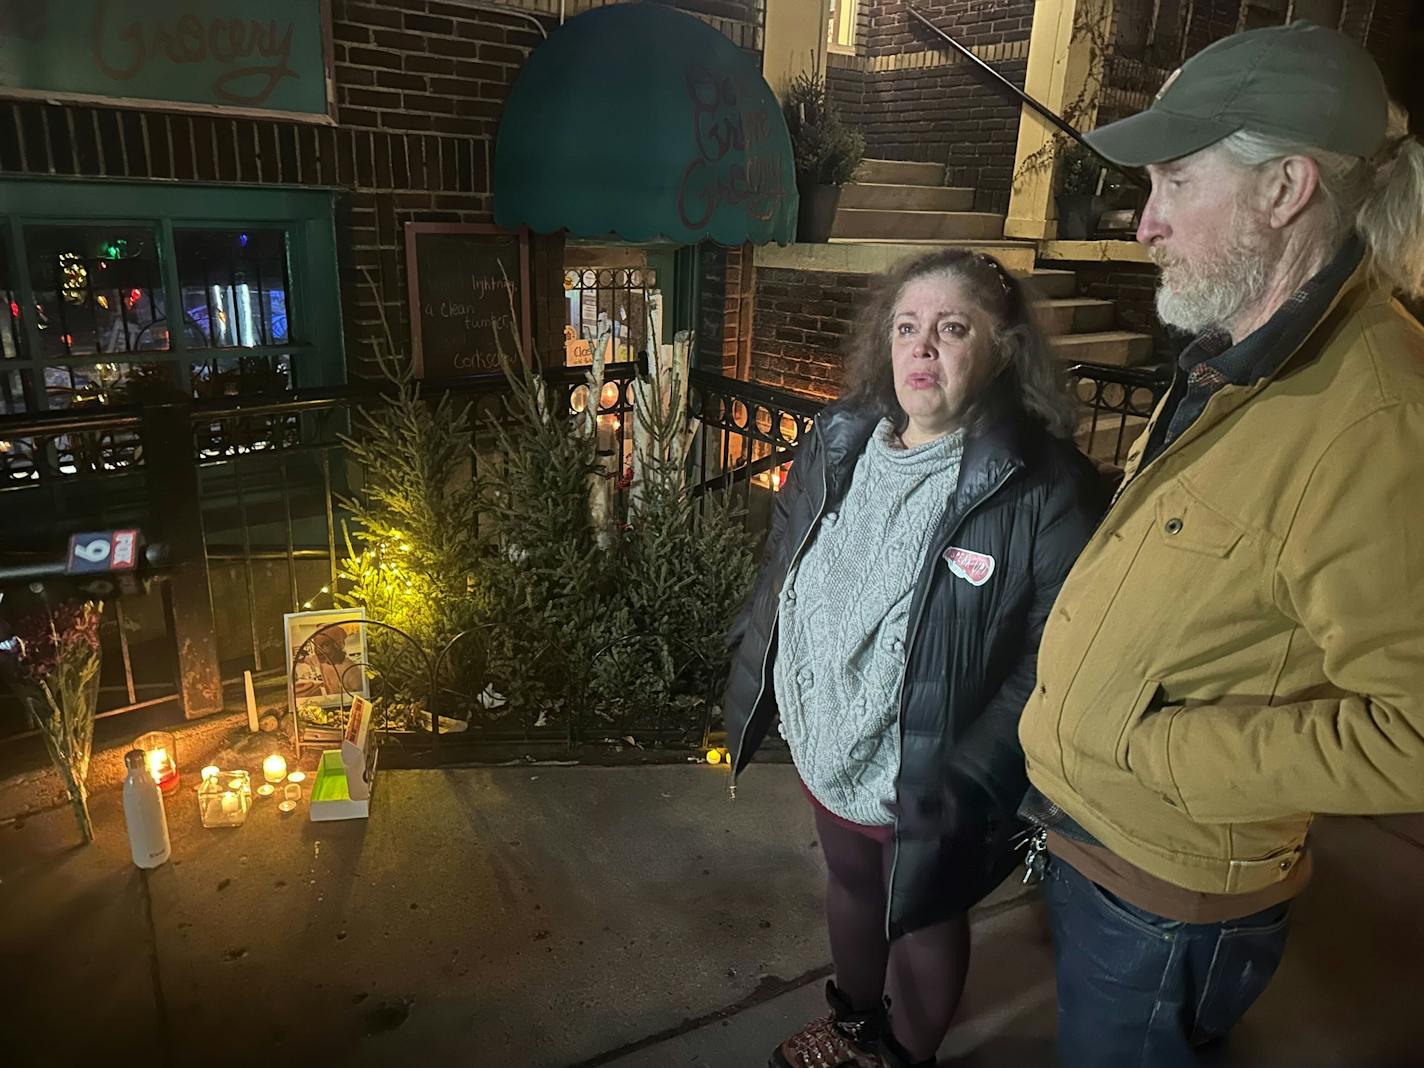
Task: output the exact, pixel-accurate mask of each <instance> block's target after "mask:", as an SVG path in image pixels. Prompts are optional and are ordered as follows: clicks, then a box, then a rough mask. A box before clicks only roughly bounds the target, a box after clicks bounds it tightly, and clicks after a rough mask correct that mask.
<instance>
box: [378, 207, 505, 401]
mask: <svg viewBox="0 0 1424 1068" xmlns="http://www.w3.org/2000/svg"><path fill="white" fill-rule="evenodd" d="M405 262H406V274H407V276H408V277H409V279H410V308H411V314H410V324H411V343H412V344H411V347H412V350H413V352H414V353H415V373H416V375H417V376H418V377H420V378H431V379H442V378H461V377H464V376H466V375H482V374H498V373H499V370H500V365H499V351H500V349H501V348H502V349H503V350H504V352H505V354H506V355H507V356H508V357H509V358H510V359H511V360H517V359H518V358H519V356H518V353H519V351H520V346H522V347H523V351H524V353H525V354H526V356H527V355H528V354H529V351H530V329H529V236H528V233H527V232H525V231H520V232H516V233H512V232H510V231H508V230H501V229H500V228H499V227H497V226H481V225H454V224H444V223H406V226H405Z"/></svg>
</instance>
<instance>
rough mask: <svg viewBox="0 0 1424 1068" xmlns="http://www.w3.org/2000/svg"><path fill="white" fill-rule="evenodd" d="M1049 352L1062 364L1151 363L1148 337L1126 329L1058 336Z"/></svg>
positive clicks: (1150, 339)
mask: <svg viewBox="0 0 1424 1068" xmlns="http://www.w3.org/2000/svg"><path fill="white" fill-rule="evenodd" d="M1053 349H1054V351H1055V352H1056V353H1057V354H1058V356H1059V358H1060V359H1062V360H1063V361H1064V362H1065V363H1083V362H1089V363H1106V364H1111V365H1113V366H1116V367H1140V366H1141V365H1143V364H1145V363H1150V362H1151V361H1152V335H1151V334H1137V333H1133V332H1132V331H1130V330H1102V331H1096V332H1093V333H1088V334H1062V335H1060V336H1058V337H1055V338H1054V339H1053Z"/></svg>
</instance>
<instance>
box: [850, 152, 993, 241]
mask: <svg viewBox="0 0 1424 1068" xmlns="http://www.w3.org/2000/svg"><path fill="white" fill-rule="evenodd" d="M856 178H857V180H856V181H855V182H853V183H852V184H850V185H848V186H846V187H845V188H844V189H843V190H842V191H841V200H840V206H839V207H838V208H837V209H836V221H835V225H834V227H832V229H831V240H832V241H837V240H840V241H867V240H870V241H933V242H936V243H941V242H946V243H958V242H965V241H985V240H988V241H1002V240H1003V238H1004V217H1003V216H1002V215H993V214H990V213H988V212H982V211H972V210H971V209H972V207H973V205H974V190H972V189H956V188H952V187H949V186H946V185H944V184H943V183H944V168H943V167H942V166H940V165H939V164H938V163H905V162H900V161H898V160H883V159H872V160H866V161H865V162H863V163H862V164H861V165H860V170H859V172H858V173H857V174H856Z"/></svg>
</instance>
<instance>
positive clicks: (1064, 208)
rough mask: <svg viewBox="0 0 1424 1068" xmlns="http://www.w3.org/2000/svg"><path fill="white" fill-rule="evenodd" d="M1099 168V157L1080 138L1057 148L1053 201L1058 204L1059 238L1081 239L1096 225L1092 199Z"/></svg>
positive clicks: (1098, 176)
mask: <svg viewBox="0 0 1424 1068" xmlns="http://www.w3.org/2000/svg"><path fill="white" fill-rule="evenodd" d="M1102 171H1103V163H1102V160H1100V159H1099V158H1098V156H1097V153H1095V152H1094V151H1093V150H1092V149H1090V148H1089V147H1088V146H1087V145H1085V144H1083V143H1082V142H1081V141H1074V142H1072V143H1071V144H1068V145H1066V146H1064V147H1063V148H1062V149H1061V150H1060V151H1059V152H1058V154H1057V174H1056V183H1055V184H1056V189H1057V194H1056V196H1055V197H1054V202H1055V203H1056V204H1057V206H1058V236H1059V237H1060V238H1063V239H1064V240H1067V241H1082V240H1083V239H1085V238H1087V237H1090V236H1091V235H1092V233H1093V231H1094V230H1096V229H1097V217H1096V215H1095V213H1094V211H1093V201H1094V199H1095V198H1096V196H1097V192H1098V179H1099V178H1100V176H1101V175H1102Z"/></svg>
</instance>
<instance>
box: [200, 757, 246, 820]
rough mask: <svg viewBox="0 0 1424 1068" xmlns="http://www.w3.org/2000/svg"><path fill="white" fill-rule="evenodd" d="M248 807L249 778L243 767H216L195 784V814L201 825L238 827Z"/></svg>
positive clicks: (244, 817)
mask: <svg viewBox="0 0 1424 1068" xmlns="http://www.w3.org/2000/svg"><path fill="white" fill-rule="evenodd" d="M205 770H206V769H205ZM251 807H252V778H251V776H249V775H248V774H247V772H245V771H219V772H218V774H216V775H208V776H204V778H203V781H202V782H201V783H199V784H198V818H199V819H200V820H202V823H203V826H204V827H241V826H242V825H243V824H244V823H245V822H247V810H248V809H249V808H251Z"/></svg>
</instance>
